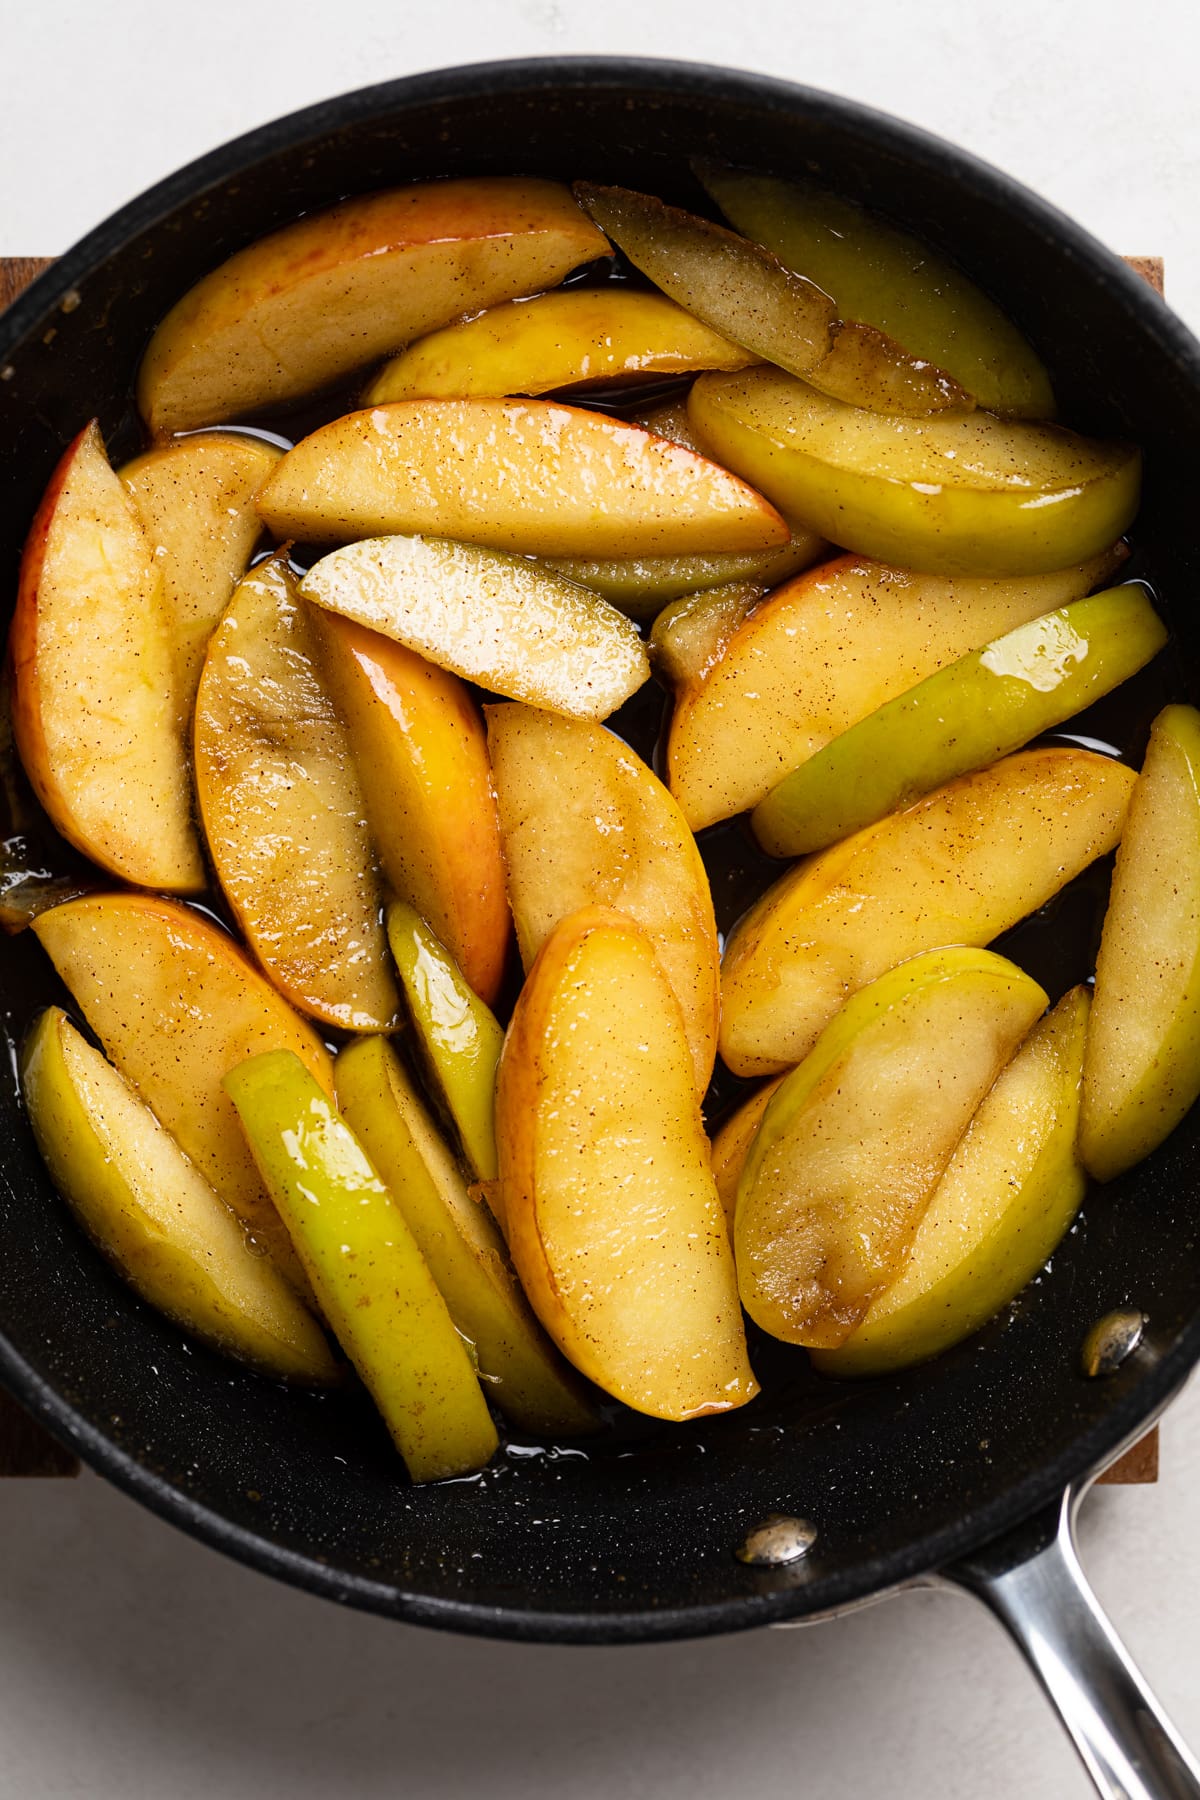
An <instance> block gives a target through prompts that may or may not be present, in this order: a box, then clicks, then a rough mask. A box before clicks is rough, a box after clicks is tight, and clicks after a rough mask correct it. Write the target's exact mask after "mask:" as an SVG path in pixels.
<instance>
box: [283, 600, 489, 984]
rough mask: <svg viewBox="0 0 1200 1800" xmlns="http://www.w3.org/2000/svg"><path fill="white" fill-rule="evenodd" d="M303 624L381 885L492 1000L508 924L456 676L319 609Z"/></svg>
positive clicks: (474, 719) (472, 712) (481, 756)
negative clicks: (350, 769)
mask: <svg viewBox="0 0 1200 1800" xmlns="http://www.w3.org/2000/svg"><path fill="white" fill-rule="evenodd" d="M309 622H310V624H311V626H312V627H313V630H314V632H315V637H316V644H317V647H318V649H319V651H320V662H321V674H322V676H323V677H324V682H325V686H326V688H327V689H328V692H329V695H330V698H331V699H332V701H333V703H334V706H335V708H336V709H337V713H338V716H339V718H340V719H341V721H342V723H343V725H344V726H345V728H346V736H347V739H348V742H349V745H350V749H351V751H352V752H353V755H354V761H355V764H356V766H357V769H358V777H359V781H360V783H361V786H362V792H363V799H364V801H365V803H366V809H367V821H368V823H369V825H370V829H371V836H372V839H373V841H374V845H375V850H376V853H377V855H378V857H379V861H380V865H381V867H382V869H383V873H384V875H385V877H386V878H387V882H388V885H389V887H390V888H391V889H392V891H393V893H395V894H397V895H399V896H400V897H401V898H403V899H405V900H407V901H409V902H411V904H412V905H413V906H414V907H415V908H416V910H417V911H418V912H419V913H420V914H421V916H422V917H423V918H426V919H428V920H429V922H430V924H431V925H432V926H433V929H434V930H435V931H436V932H437V934H438V936H439V937H440V938H441V939H442V940H443V942H444V943H445V944H446V945H447V947H448V948H449V949H450V951H451V952H452V953H453V955H454V956H455V957H456V958H457V961H458V964H459V966H460V968H461V969H462V971H463V974H464V975H465V976H466V978H467V980H468V981H469V982H470V983H471V985H472V987H473V988H474V989H475V991H476V993H477V994H480V995H481V996H482V997H483V999H484V1000H488V1001H491V1000H494V999H495V998H496V993H497V990H498V988H499V986H500V978H501V976H502V975H503V973H504V959H505V954H506V952H507V950H508V941H509V915H508V900H507V897H506V895H505V891H504V861H503V858H502V856H501V854H500V825H499V821H498V819H497V817H496V797H495V795H494V794H493V792H492V770H491V764H490V763H489V761H488V752H487V737H486V735H485V733H484V729H483V719H482V717H481V715H480V712H479V708H478V706H477V705H476V703H475V701H474V700H473V699H472V698H471V695H470V694H469V692H468V691H467V689H466V687H465V686H464V685H463V683H462V682H461V681H460V680H459V678H458V676H457V675H452V674H451V673H450V672H449V670H447V669H439V668H437V667H436V666H435V665H434V664H433V663H431V662H427V661H426V659H425V658H424V657H423V656H418V655H416V654H415V652H414V651H412V650H408V649H406V648H405V647H404V645H403V644H397V643H395V642H393V641H392V640H391V639H390V638H386V637H383V636H381V635H380V633H379V632H377V631H368V630H366V629H365V628H364V627H363V626H362V625H356V624H354V623H353V621H352V620H350V619H344V618H341V617H340V616H339V615H338V614H337V613H333V612H327V611H325V610H324V608H322V607H313V608H312V609H311V611H310V616H309Z"/></svg>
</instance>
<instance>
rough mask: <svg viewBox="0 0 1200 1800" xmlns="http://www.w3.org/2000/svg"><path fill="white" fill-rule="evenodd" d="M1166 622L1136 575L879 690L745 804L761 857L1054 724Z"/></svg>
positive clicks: (906, 800)
mask: <svg viewBox="0 0 1200 1800" xmlns="http://www.w3.org/2000/svg"><path fill="white" fill-rule="evenodd" d="M1166 641H1167V631H1166V627H1165V626H1164V624H1163V623H1162V620H1161V619H1160V618H1159V617H1158V614H1157V613H1156V612H1155V610H1154V607H1153V606H1152V605H1151V602H1150V599H1149V597H1148V596H1147V594H1146V593H1145V591H1144V589H1143V588H1141V587H1139V586H1137V585H1136V584H1134V583H1132V582H1131V583H1130V584H1129V585H1127V586H1125V587H1118V588H1110V589H1108V590H1107V591H1106V592H1105V593H1102V594H1093V595H1092V596H1091V597H1090V598H1089V599H1085V600H1076V601H1074V602H1073V603H1072V604H1071V605H1070V606H1064V607H1061V608H1059V610H1058V611H1057V612H1051V613H1045V614H1043V615H1042V617H1041V618H1039V619H1032V620H1030V621H1029V622H1028V623H1027V624H1024V625H1019V626H1018V627H1017V628H1016V629H1015V630H1013V631H1009V632H1006V633H1005V635H1004V636H1003V637H1000V638H995V639H994V640H993V641H992V642H991V643H990V644H985V645H984V647H983V648H982V649H981V650H975V651H972V652H971V653H970V654H969V655H967V656H964V657H961V658H960V659H959V660H958V662H955V663H951V664H949V665H948V666H947V667H945V668H943V669H939V670H938V671H937V672H936V673H935V674H933V675H930V676H927V677H926V679H925V680H924V681H923V682H921V683H919V684H918V686H916V687H914V688H910V689H909V691H908V692H907V693H906V694H901V695H898V696H897V698H896V699H894V700H889V701H887V702H886V703H885V704H884V705H883V706H881V707H879V708H878V709H877V710H876V711H875V712H873V713H870V714H869V715H868V716H867V717H866V718H865V719H862V720H860V721H859V723H858V724H857V725H852V726H851V727H850V729H849V730H848V731H844V732H842V733H841V734H840V736H838V737H836V738H834V739H833V741H832V742H831V743H829V744H827V745H826V746H825V748H824V749H823V750H818V751H817V753H816V754H815V755H814V756H811V757H809V758H808V759H807V761H805V762H803V763H801V764H800V766H799V767H798V768H796V769H793V770H792V772H791V774H789V775H785V776H784V778H783V780H782V781H781V782H780V783H779V784H778V785H777V786H776V787H774V788H772V790H771V792H770V793H769V794H768V795H767V797H766V799H765V800H760V801H759V803H758V805H757V806H756V807H755V809H754V812H753V814H752V815H751V821H750V822H751V825H752V827H753V829H754V835H755V837H756V838H757V839H758V841H759V843H760V844H761V845H762V847H763V849H764V850H765V851H767V853H768V855H770V856H804V855H806V854H808V853H809V852H811V851H814V850H823V849H825V847H826V846H827V845H829V844H833V843H836V842H837V841H838V840H839V839H840V838H844V837H848V836H849V835H850V833H851V832H852V831H860V830H861V829H862V828H863V826H865V825H871V824H873V823H874V821H875V820H876V819H881V818H883V817H884V816H885V815H886V814H887V813H890V812H896V811H898V810H899V809H900V808H901V807H904V806H909V805H911V804H912V802H913V801H914V800H916V799H917V798H918V797H919V796H920V795H921V794H928V793H931V792H932V791H933V789H934V788H938V787H941V786H943V785H944V784H945V783H946V782H948V781H952V780H954V779H955V777H956V776H959V775H966V774H969V773H970V772H971V770H973V769H983V768H986V767H987V766H988V765H989V764H990V763H994V762H997V761H998V760H999V758H1000V757H1002V756H1007V755H1009V754H1010V753H1011V752H1012V751H1014V750H1019V749H1021V748H1022V746H1023V745H1025V744H1027V743H1029V741H1030V739H1031V738H1035V737H1040V736H1041V734H1042V733H1043V732H1045V731H1052V730H1053V729H1054V727H1055V726H1056V725H1061V724H1062V723H1063V721H1064V720H1066V719H1070V718H1072V717H1074V715H1075V714H1076V713H1079V712H1082V711H1083V709H1084V708H1085V707H1086V706H1090V705H1091V704H1092V702H1093V701H1094V700H1099V699H1100V698H1101V696H1102V695H1104V694H1107V693H1110V692H1111V691H1112V689H1113V688H1115V687H1118V686H1119V685H1120V683H1121V682H1123V681H1127V680H1128V679H1129V677H1130V676H1131V675H1135V674H1136V673H1137V671H1138V670H1139V669H1140V668H1142V667H1144V665H1145V664H1146V663H1148V662H1149V661H1150V658H1151V657H1152V656H1153V655H1154V654H1155V653H1156V652H1157V651H1159V650H1161V649H1162V647H1163V645H1164V644H1165V643H1166Z"/></svg>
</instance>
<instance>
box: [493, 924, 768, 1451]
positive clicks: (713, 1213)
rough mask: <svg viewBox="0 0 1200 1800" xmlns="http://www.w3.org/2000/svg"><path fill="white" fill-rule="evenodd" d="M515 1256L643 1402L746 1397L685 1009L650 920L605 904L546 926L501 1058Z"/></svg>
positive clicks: (553, 1308)
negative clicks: (647, 925)
mask: <svg viewBox="0 0 1200 1800" xmlns="http://www.w3.org/2000/svg"><path fill="white" fill-rule="evenodd" d="M496 1140H497V1145H498V1147H499V1151H500V1179H501V1181H502V1183H503V1186H504V1205H505V1212H506V1215H507V1218H508V1225H509V1240H510V1247H511V1250H512V1256H513V1261H514V1262H515V1264H516V1267H517V1273H518V1274H519V1275H520V1277H521V1281H522V1284H523V1286H524V1288H525V1292H526V1294H527V1295H528V1296H529V1299H530V1301H531V1302H532V1304H533V1308H534V1311H535V1312H536V1313H537V1314H538V1316H539V1317H540V1319H541V1321H542V1324H543V1325H544V1326H545V1327H546V1330H547V1331H548V1332H549V1333H550V1336H551V1337H552V1338H553V1339H554V1340H555V1342H556V1343H557V1344H558V1346H559V1348H560V1349H561V1350H562V1351H564V1352H565V1354H566V1355H567V1356H568V1357H569V1358H570V1360H571V1361H572V1362H573V1363H574V1364H575V1365H576V1367H577V1368H579V1369H581V1370H582V1371H583V1373H584V1374H585V1375H587V1376H589V1377H590V1378H591V1379H592V1380H593V1381H595V1382H596V1383H597V1384H598V1385H599V1386H600V1387H602V1388H604V1389H605V1391H606V1392H608V1393H610V1394H612V1395H614V1396H615V1398H617V1399H618V1400H623V1401H624V1402H625V1404H626V1405H627V1406H631V1407H633V1408H634V1410H635V1411H637V1412H643V1413H649V1414H650V1415H651V1416H652V1417H654V1418H661V1419H693V1418H698V1417H700V1416H701V1415H702V1414H704V1413H712V1412H727V1411H729V1410H730V1409H731V1408H733V1407H735V1406H742V1405H744V1404H745V1403H746V1401H747V1400H751V1399H753V1397H754V1395H755V1394H756V1393H757V1391H758V1384H757V1382H756V1381H755V1379H754V1376H753V1374H752V1372H751V1369H750V1365H749V1362H748V1361H747V1358H746V1344H745V1337H744V1334H743V1330H742V1319H741V1313H740V1312H739V1310H738V1303H737V1284H736V1278H735V1275H734V1267H733V1257H732V1254H731V1251H730V1248H729V1239H728V1236H727V1234H726V1230H725V1224H724V1220H723V1219H722V1217H721V1203H720V1201H719V1199H718V1198H717V1190H716V1184H715V1182H714V1181H713V1177H712V1171H711V1168H710V1165H709V1150H708V1140H707V1138H706V1137H705V1136H704V1130H703V1127H702V1125H701V1122H700V1109H699V1106H698V1104H697V1100H696V1086H695V1067H694V1063H693V1060H692V1056H691V1052H690V1050H689V1048H688V1043H687V1038H686V1036H685V1034H684V1029H683V1020H682V1017H681V1015H680V1012H679V1008H678V1006H677V1005H676V1003H675V1000H674V997H673V995H672V991H671V988H670V986H669V984H668V982H667V978H666V976H665V975H664V973H663V970H662V965H661V963H660V962H659V959H658V956H657V954H656V953H655V949H654V946H653V945H652V943H651V941H650V939H649V938H648V937H647V936H646V934H645V933H644V932H643V931H642V930H641V929H640V927H638V926H637V925H635V924H634V922H633V921H632V920H631V919H628V918H626V917H625V916H624V915H623V914H621V913H618V912H615V911H613V910H612V909H611V908H610V907H601V906H592V907H586V908H584V909H583V911H581V912H578V913H575V914H573V915H572V916H571V917H570V918H569V919H565V920H563V922H562V923H561V924H560V925H559V926H558V927H557V928H556V929H555V931H554V932H553V933H552V934H551V935H550V937H549V938H548V939H547V940H546V943H545V944H544V945H543V947H542V950H541V952H540V954H539V956H538V959H537V962H536V963H535V965H534V967H533V969H532V971H531V973H530V976H529V979H528V981H527V982H526V984H525V986H524V988H523V989H522V991H521V997H520V999H519V1000H518V1002H517V1008H516V1011H515V1013H514V1014H513V1020H512V1024H511V1026H510V1027H509V1033H508V1038H507V1040H506V1042H505V1046H504V1055H503V1056H502V1057H501V1059H500V1080H499V1085H498V1088H497V1093H496Z"/></svg>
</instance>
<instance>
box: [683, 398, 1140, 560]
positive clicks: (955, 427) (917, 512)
mask: <svg viewBox="0 0 1200 1800" xmlns="http://www.w3.org/2000/svg"><path fill="white" fill-rule="evenodd" d="M688 412H689V415H690V417H691V421H692V425H693V427H694V429H695V432H696V436H697V438H698V439H699V441H700V443H701V445H702V446H703V447H704V449H705V450H706V451H707V452H708V454H709V455H710V456H715V457H718V458H719V459H720V461H721V462H723V463H725V464H727V465H728V467H729V468H731V469H736V470H737V472H738V474H739V475H744V476H745V478H746V480H747V481H753V482H754V484H755V485H756V486H757V487H759V488H761V489H762V491H763V493H764V494H766V495H767V496H768V498H769V499H771V500H773V501H774V502H775V504H776V505H777V506H778V507H779V508H780V509H781V510H782V511H783V512H785V513H787V515H788V516H789V517H790V518H798V519H803V520H805V522H806V523H807V524H808V525H810V526H811V527H812V529H813V530H814V531H820V532H822V533H823V534H824V535H825V536H826V537H831V538H833V539H835V541H836V542H837V543H839V544H842V545H843V546H844V547H845V548H846V549H847V550H857V551H859V552H860V553H861V554H862V555H865V556H876V557H879V558H880V560H881V561H884V562H892V563H899V564H900V565H901V567H903V568H910V569H920V570H922V571H924V572H925V573H927V574H931V575H1041V574H1046V573H1048V572H1049V571H1050V570H1053V569H1064V568H1066V567H1067V566H1068V565H1069V564H1070V563H1076V562H1083V561H1085V560H1086V559H1087V558H1088V557H1090V556H1095V555H1097V554H1098V553H1099V552H1100V551H1101V550H1103V549H1104V548H1105V546H1106V545H1108V544H1111V543H1113V542H1114V541H1115V540H1116V539H1117V538H1119V537H1120V535H1121V533H1122V532H1123V531H1124V530H1125V529H1126V527H1127V526H1128V525H1129V523H1130V522H1131V520H1132V519H1133V517H1134V514H1135V513H1136V512H1137V507H1138V498H1139V494H1140V490H1141V456H1140V454H1139V452H1138V451H1137V450H1135V449H1134V448H1133V447H1132V446H1131V445H1129V444H1118V443H1103V442H1100V441H1099V440H1097V439H1093V438H1084V437H1079V436H1078V435H1077V434H1076V433H1074V432H1071V431H1064V430H1062V428H1061V427H1059V426H1057V425H1033V424H1029V423H1026V422H1024V421H1022V420H1019V419H1000V418H997V417H996V415H995V414H994V413H988V412H975V413H970V414H964V413H961V412H953V413H945V414H941V415H938V416H936V417H934V418H928V419H905V418H902V417H900V416H899V415H898V414H897V415H895V416H891V415H886V414H880V413H874V412H867V411H866V410H864V409H863V408H862V407H857V406H848V405H847V404H846V403H845V402H844V401H842V400H836V399H832V398H831V397H830V396H829V395H827V394H820V393H818V392H817V390H816V388H815V387H812V386H811V385H809V384H808V383H807V382H803V381H797V380H796V379H795V377H794V376H791V375H785V374H783V373H781V372H780V371H779V370H776V369H748V370H747V371H746V373H745V374H743V375H701V376H700V378H699V380H698V381H697V382H696V384H695V386H694V387H693V388H692V391H691V395H690V397H689V400H688Z"/></svg>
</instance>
